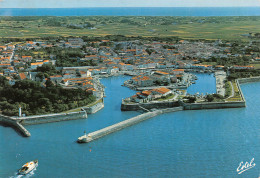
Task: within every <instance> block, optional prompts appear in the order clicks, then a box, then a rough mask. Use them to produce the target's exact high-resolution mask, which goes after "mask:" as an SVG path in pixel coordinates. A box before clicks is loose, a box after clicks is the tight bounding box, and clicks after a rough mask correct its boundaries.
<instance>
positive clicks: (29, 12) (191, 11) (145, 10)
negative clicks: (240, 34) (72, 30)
mask: <svg viewBox="0 0 260 178" xmlns="http://www.w3.org/2000/svg"><path fill="white" fill-rule="evenodd" d="M97 15H98V16H103V15H104V16H259V15H260V7H92V8H90V7H88V8H0V16H97Z"/></svg>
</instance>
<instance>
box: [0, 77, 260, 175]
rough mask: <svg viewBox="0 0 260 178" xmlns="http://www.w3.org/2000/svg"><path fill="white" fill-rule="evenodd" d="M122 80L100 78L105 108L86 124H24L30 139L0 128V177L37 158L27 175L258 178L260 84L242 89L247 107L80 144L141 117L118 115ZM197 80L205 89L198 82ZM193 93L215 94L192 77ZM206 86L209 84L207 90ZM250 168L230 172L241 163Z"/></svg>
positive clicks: (157, 120) (180, 116)
mask: <svg viewBox="0 0 260 178" xmlns="http://www.w3.org/2000/svg"><path fill="white" fill-rule="evenodd" d="M127 79H129V77H125V76H121V77H113V78H105V79H102V80H101V82H102V83H103V84H104V85H105V86H106V90H105V91H106V98H105V108H104V109H102V110H101V111H99V112H98V113H96V114H93V115H89V117H88V119H85V120H76V121H66V122H57V123H49V124H41V125H31V126H26V128H27V129H28V130H29V131H30V133H31V135H32V136H31V137H29V138H25V137H21V136H19V135H18V134H17V133H16V132H15V131H14V130H13V129H12V128H9V127H3V126H0V160H1V161H0V177H1V178H7V177H17V176H16V175H15V174H16V171H17V170H18V169H19V168H20V167H21V166H22V165H23V164H24V163H25V162H27V161H30V160H34V159H38V160H39V166H38V167H37V170H35V171H34V172H33V174H30V175H29V177H37V178H38V177H39V178H46V177H50V178H52V177H53V178H59V177H61V178H66V177H68V178H71V177H75V178H76V177H80V178H81V177H95V178H96V177H112V178H114V177H126V178H127V177H129V178H130V177H131V178H132V177H216V178H218V177H258V176H259V165H260V161H259V160H260V159H259V158H260V151H259V150H260V142H259V140H260V135H259V133H260V132H259V126H260V120H259V118H260V109H259V106H260V93H259V92H258V89H259V88H260V83H249V84H244V85H242V86H241V88H242V90H243V93H244V96H245V99H246V101H247V107H246V108H238V109H218V110H194V111H180V112H176V113H168V114H163V115H159V116H156V117H154V118H152V119H149V120H146V121H144V122H141V123H139V124H137V125H134V126H131V127H128V128H126V129H124V130H121V131H118V132H115V133H113V134H110V135H107V136H105V137H103V138H100V139H98V140H95V141H93V142H90V143H87V144H78V143H76V140H77V138H78V137H79V136H81V135H83V131H84V130H86V131H87V133H88V132H93V131H95V130H98V129H101V128H104V127H106V126H109V125H112V124H114V123H117V122H120V121H122V120H125V119H128V118H130V117H133V116H136V115H138V114H140V113H139V112H121V111H120V104H121V99H122V98H125V97H128V96H130V95H133V94H134V93H135V91H132V90H130V89H128V88H126V87H122V86H121V85H122V84H123V82H124V81H125V80H127ZM202 79H203V80H204V82H207V85H205V84H201V83H200V81H201V80H202ZM195 85H200V86H199V88H200V89H201V90H200V91H199V92H203V93H205V92H208V93H212V92H214V91H215V90H214V89H213V88H214V86H215V80H214V76H213V75H208V74H199V75H198V81H197V82H196V84H194V86H191V87H194V89H192V88H189V92H190V93H196V92H197V88H196V87H195ZM209 86H213V87H212V88H211V87H209ZM252 158H254V163H255V164H256V166H255V167H253V168H252V169H249V170H247V171H245V172H243V173H242V174H241V175H239V174H238V173H237V171H236V170H237V167H238V166H239V164H240V162H241V161H243V162H244V163H245V162H246V161H248V162H250V161H251V160H252Z"/></svg>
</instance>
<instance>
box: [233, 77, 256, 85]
mask: <svg viewBox="0 0 260 178" xmlns="http://www.w3.org/2000/svg"><path fill="white" fill-rule="evenodd" d="M237 80H238V82H239V83H240V84H243V83H249V82H260V77H250V78H240V79H237Z"/></svg>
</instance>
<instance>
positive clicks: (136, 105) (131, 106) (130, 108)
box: [121, 101, 180, 111]
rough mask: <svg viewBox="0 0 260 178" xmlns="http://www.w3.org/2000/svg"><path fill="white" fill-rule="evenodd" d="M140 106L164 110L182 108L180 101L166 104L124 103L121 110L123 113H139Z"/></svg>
mask: <svg viewBox="0 0 260 178" xmlns="http://www.w3.org/2000/svg"><path fill="white" fill-rule="evenodd" d="M140 106H141V107H142V108H145V109H148V110H149V109H164V108H172V107H178V106H180V104H179V102H178V101H166V102H165V101H164V102H159V101H158V102H150V103H134V104H128V103H125V102H124V101H122V104H121V110H122V111H137V110H140Z"/></svg>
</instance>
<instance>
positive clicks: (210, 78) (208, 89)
mask: <svg viewBox="0 0 260 178" xmlns="http://www.w3.org/2000/svg"><path fill="white" fill-rule="evenodd" d="M193 74H195V75H196V76H197V77H198V80H196V81H195V82H196V84H195V85H194V84H192V85H191V86H190V87H188V89H187V93H189V94H196V93H197V92H198V93H199V94H202V93H203V94H204V95H205V94H206V93H209V94H212V93H216V79H215V77H214V74H213V73H209V74H203V73H193ZM202 86H203V87H202Z"/></svg>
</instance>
